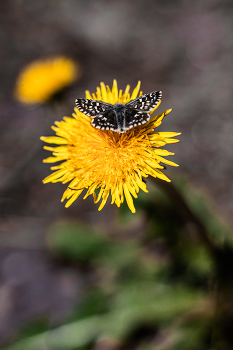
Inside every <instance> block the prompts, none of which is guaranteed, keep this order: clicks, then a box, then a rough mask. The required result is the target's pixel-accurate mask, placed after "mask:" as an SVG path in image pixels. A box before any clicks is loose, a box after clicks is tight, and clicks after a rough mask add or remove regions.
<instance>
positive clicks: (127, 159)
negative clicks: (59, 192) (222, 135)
mask: <svg viewBox="0 0 233 350" xmlns="http://www.w3.org/2000/svg"><path fill="white" fill-rule="evenodd" d="M139 89H140V82H138V85H137V86H136V88H135V89H134V91H133V93H132V95H130V94H129V85H128V86H127V87H126V90H125V92H124V93H123V92H122V90H120V91H119V92H118V88H117V82H116V80H114V82H113V87H112V90H110V88H109V87H108V86H107V87H106V86H105V84H104V83H101V84H100V87H97V91H96V94H92V96H91V95H90V93H89V91H86V98H87V99H91V98H93V99H95V100H99V101H104V102H108V103H111V104H115V103H117V102H121V103H124V104H125V103H127V102H129V101H130V100H134V99H135V98H136V97H137V96H138V94H139ZM141 94H142V92H141V93H140V95H141ZM158 105H159V104H158ZM158 105H157V106H156V107H155V108H157V107H158ZM74 111H75V113H73V117H72V118H71V117H64V118H63V119H64V120H62V121H60V122H55V125H56V126H52V129H53V130H54V131H55V132H56V135H57V136H50V137H41V140H43V141H45V142H47V143H52V144H57V145H58V146H57V147H48V146H45V147H44V148H45V149H46V150H48V151H52V152H53V156H52V157H49V158H47V159H45V160H44V162H45V163H55V162H62V163H61V164H59V165H57V166H53V167H52V168H51V170H55V172H54V173H52V174H51V175H49V176H48V177H47V178H45V179H44V180H43V182H44V183H48V182H53V183H55V182H62V183H64V184H65V183H68V182H70V184H69V186H68V187H67V189H66V191H65V192H64V194H63V197H62V201H64V200H65V199H68V201H67V203H66V205H65V206H66V207H69V206H70V205H71V204H72V203H73V202H74V201H75V200H76V199H77V198H78V197H79V196H80V194H81V193H82V192H83V191H84V189H87V193H86V194H85V196H84V199H85V198H87V197H88V196H90V195H93V197H94V203H97V202H99V201H100V200H101V199H102V202H101V204H100V207H99V210H101V209H102V208H103V207H104V205H105V203H106V201H107V199H108V197H109V195H110V194H111V197H112V204H113V203H115V204H116V205H117V206H118V207H119V206H120V205H121V203H123V201H124V197H125V199H126V201H127V204H128V206H129V208H130V210H131V211H132V212H133V213H135V207H134V203H133V198H132V197H134V198H137V193H138V192H139V189H142V190H143V191H144V192H148V191H147V188H146V184H145V182H143V177H147V176H148V175H151V176H153V177H158V178H160V179H162V180H165V181H169V182H170V180H169V179H168V178H167V176H165V175H164V174H163V173H162V171H161V169H163V168H164V167H163V166H162V165H161V164H160V163H165V164H169V165H173V166H178V165H177V164H175V163H173V162H171V161H169V160H167V159H165V158H163V157H164V156H168V155H172V154H174V153H172V152H169V151H167V150H164V149H160V148H158V147H161V146H164V145H166V144H169V143H175V142H178V140H177V139H175V138H174V137H175V136H177V135H179V134H180V133H176V132H154V128H156V127H157V126H159V125H160V124H161V122H162V119H163V118H164V116H165V115H167V114H168V113H170V112H171V109H169V110H166V111H165V112H163V113H161V114H159V115H156V116H154V117H152V118H151V119H150V120H149V121H148V122H147V123H146V124H144V125H141V126H137V127H135V128H133V129H131V130H129V131H127V132H125V133H117V132H113V131H111V130H100V129H96V128H94V127H93V126H92V125H91V118H89V117H87V116H86V115H85V114H83V113H81V112H80V111H79V110H78V109H77V108H76V107H75V108H74ZM151 113H153V111H152V112H151ZM96 192H97V193H96Z"/></svg>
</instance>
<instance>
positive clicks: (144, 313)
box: [105, 282, 206, 338]
mask: <svg viewBox="0 0 233 350" xmlns="http://www.w3.org/2000/svg"><path fill="white" fill-rule="evenodd" d="M205 300H206V299H205V297H204V294H203V293H201V292H196V291H193V290H191V289H187V288H186V287H185V286H168V285H163V284H159V283H152V282H151V283H140V282H138V283H135V284H132V285H131V286H128V287H127V288H126V287H125V288H123V289H122V290H121V291H118V294H117V295H116V297H115V298H114V299H113V301H112V306H110V308H111V310H112V312H110V314H109V316H108V317H107V323H106V326H105V329H106V332H107V334H109V335H111V336H114V337H116V338H124V337H125V336H126V335H127V334H128V333H129V332H130V331H131V330H132V329H133V328H134V327H136V326H138V325H139V324H141V323H143V324H145V323H151V322H152V323H153V324H154V323H155V322H157V324H160V325H163V324H164V323H167V322H171V321H172V319H173V318H175V317H178V316H179V315H181V314H182V313H183V312H187V311H189V310H192V309H194V308H197V307H200V306H202V305H203V304H204V303H205Z"/></svg>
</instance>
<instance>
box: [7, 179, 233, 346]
mask: <svg viewBox="0 0 233 350" xmlns="http://www.w3.org/2000/svg"><path fill="white" fill-rule="evenodd" d="M176 188H178V189H179V191H180V193H183V196H184V198H185V200H186V201H187V203H188V204H187V205H188V206H189V208H190V210H191V211H192V213H193V215H194V217H196V218H197V220H200V222H201V223H202V224H203V225H204V227H205V229H206V232H207V234H208V237H209V239H210V241H211V242H213V251H211V250H210V249H209V247H207V246H206V245H205V243H204V242H203V241H202V240H201V236H200V235H199V231H198V230H199V228H198V221H197V222H192V221H190V218H189V219H187V220H186V218H185V216H184V215H183V214H182V212H181V211H180V210H179V208H178V207H177V206H176V203H175V201H173V200H172V198H171V197H170V198H169V197H168V196H166V195H165V194H164V192H163V191H162V190H161V189H160V188H159V187H156V186H154V185H153V184H150V183H149V190H150V192H149V194H146V195H145V194H144V193H140V195H139V198H138V200H137V201H136V208H137V212H138V213H139V214H140V215H142V220H144V225H145V226H146V230H145V234H143V235H139V236H136V237H134V238H127V239H121V240H120V239H113V238H110V237H108V235H107V234H106V233H104V232H100V231H97V230H95V229H93V228H90V227H87V226H84V225H82V224H80V223H78V222H69V221H63V222H56V223H54V225H53V226H52V227H51V228H50V230H49V232H48V235H47V242H48V249H49V251H50V253H51V255H52V257H53V259H54V260H55V261H57V260H58V261H60V262H63V263H66V264H67V263H69V264H71V265H72V266H74V267H75V268H77V269H78V271H80V269H81V271H82V269H83V268H85V267H87V266H88V268H89V269H91V271H92V273H93V274H94V275H95V276H96V278H95V279H94V281H93V282H92V283H89V284H88V285H87V286H86V288H85V292H84V293H83V300H82V302H81V303H80V304H77V306H76V308H75V309H74V310H73V313H72V314H71V315H70V316H69V317H68V319H67V320H66V323H65V324H64V325H60V326H58V327H57V328H55V329H49V330H45V323H44V321H43V320H39V321H36V322H35V323H34V324H33V325H32V326H31V327H28V328H24V329H22V330H21V332H20V333H19V334H18V339H17V341H15V343H14V344H13V345H11V346H9V347H8V350H21V349H22V350H37V349H38V350H39V349H56V350H63V349H64V350H69V349H90V348H95V344H96V342H97V343H99V342H100V343H101V341H104V340H103V339H105V341H104V342H105V343H104V346H105V347H104V346H103V348H105V349H108V348H109V349H123V348H124V346H125V348H127V349H140V350H149V349H156V350H163V349H164V350H165V349H174V350H176V349H177V350H178V349H179V350H192V349H193V350H197V349H198V350H202V349H203V350H205V349H206V350H207V349H215V348H216V349H217V348H218V344H223V347H221V349H228V347H227V340H226V339H225V340H224V339H223V338H221V335H219V329H218V330H217V327H218V326H217V324H218V321H217V320H216V317H217V316H216V315H218V312H217V310H218V304H217V293H216V286H218V280H217V278H218V277H217V274H216V260H215V254H214V253H213V252H215V251H217V250H216V249H220V250H221V249H222V245H223V243H224V244H226V243H227V244H228V245H229V247H230V249H231V242H232V238H231V231H230V230H229V229H228V228H227V227H226V225H225V224H223V223H222V222H221V221H220V220H219V219H218V218H217V217H216V214H215V213H214V211H213V210H212V209H211V206H210V204H209V203H208V202H207V200H206V199H205V197H204V196H203V195H202V194H200V193H198V192H197V191H196V190H194V189H193V188H192V187H190V185H188V183H187V182H185V181H184V180H183V179H178V180H177V182H176ZM135 220H137V214H136V215H135V214H131V213H130V211H129V210H128V207H127V205H126V204H123V205H122V207H121V208H120V210H119V218H118V225H119V224H120V225H126V224H129V223H133V222H134V221H135ZM216 244H217V245H216ZM216 247H217V248H216ZM84 271H85V269H84ZM218 337H219V338H218ZM110 340H111V341H110ZM108 342H110V343H111V346H113V345H112V342H113V344H115V345H114V346H113V347H111V346H110V345H109V347H108ZM114 342H115V343H114ZM224 342H225V343H224ZM110 343H109V344H110ZM100 348H101V347H100Z"/></svg>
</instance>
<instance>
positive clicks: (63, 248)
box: [48, 222, 108, 261]
mask: <svg viewBox="0 0 233 350" xmlns="http://www.w3.org/2000/svg"><path fill="white" fill-rule="evenodd" d="M107 245H108V243H107V241H106V239H105V238H104V237H102V236H101V234H100V233H99V232H97V231H95V230H92V229H90V228H89V227H86V226H84V225H81V224H77V223H72V222H57V223H56V224H55V225H53V226H52V227H51V228H50V230H49V232H48V246H49V247H50V249H51V250H53V251H54V252H56V253H59V254H61V255H62V256H63V257H65V258H68V259H71V260H81V261H87V260H92V259H94V258H95V257H96V256H98V255H101V254H102V252H103V251H104V250H105V249H106V246H107Z"/></svg>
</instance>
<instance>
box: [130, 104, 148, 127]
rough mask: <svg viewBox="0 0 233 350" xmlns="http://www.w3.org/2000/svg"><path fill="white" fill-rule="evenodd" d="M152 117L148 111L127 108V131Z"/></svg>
mask: <svg viewBox="0 0 233 350" xmlns="http://www.w3.org/2000/svg"><path fill="white" fill-rule="evenodd" d="M149 119H150V115H149V114H148V113H147V112H144V111H140V110H136V109H133V108H126V110H125V128H124V129H125V131H127V130H129V129H132V128H133V127H135V126H138V125H142V124H145V123H146V122H148V120H149Z"/></svg>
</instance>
